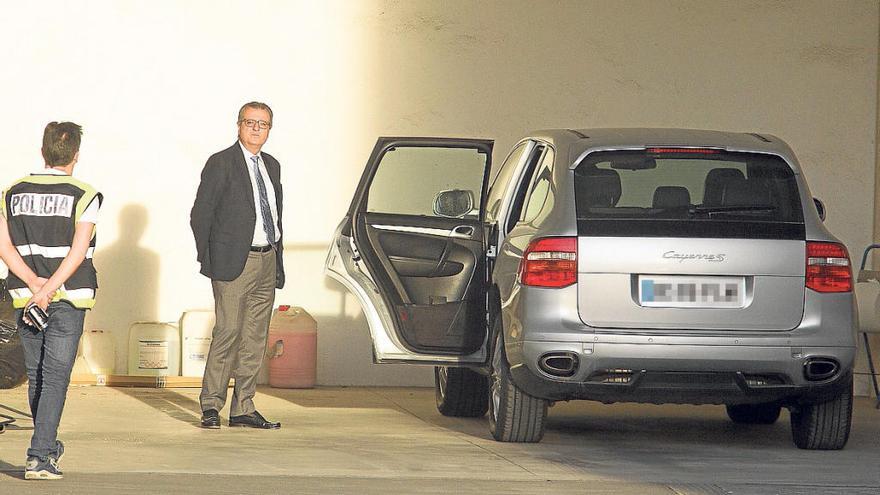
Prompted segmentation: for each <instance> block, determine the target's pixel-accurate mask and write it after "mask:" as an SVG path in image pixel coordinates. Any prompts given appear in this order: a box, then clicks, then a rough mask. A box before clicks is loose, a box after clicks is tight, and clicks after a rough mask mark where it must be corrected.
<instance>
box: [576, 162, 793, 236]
mask: <svg viewBox="0 0 880 495" xmlns="http://www.w3.org/2000/svg"><path fill="white" fill-rule="evenodd" d="M574 184H575V202H576V207H577V216H578V234H579V235H582V236H590V235H593V236H630V237H633V236H635V237H642V236H645V237H723V238H748V239H755V238H763V239H804V236H805V234H804V219H803V213H802V211H801V204H800V199H799V196H798V189H797V182H796V181H795V176H794V173H793V172H792V170H791V167H789V166H788V164H787V163H786V162H785V161H784V160H782V159H781V158H779V157H776V156H772V155H763V154H757V153H734V152H727V151H723V150H715V149H703V150H695V149H677V148H671V149H670V148H649V149H647V150H642V151H605V152H597V153H591V154H590V155H588V156H587V157H586V158H585V159H584V160H583V161H582V162H581V163H580V164H579V165H578V166H577V168H576V169H575V182H574Z"/></svg>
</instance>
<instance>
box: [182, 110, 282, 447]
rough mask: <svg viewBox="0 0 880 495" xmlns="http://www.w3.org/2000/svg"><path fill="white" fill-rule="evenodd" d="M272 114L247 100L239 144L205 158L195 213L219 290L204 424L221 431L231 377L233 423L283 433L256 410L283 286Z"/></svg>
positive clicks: (199, 241) (205, 271)
mask: <svg viewBox="0 0 880 495" xmlns="http://www.w3.org/2000/svg"><path fill="white" fill-rule="evenodd" d="M271 128H272V109H271V108H269V106H268V105H266V104H265V103H260V102H250V103H245V104H244V105H243V106H242V107H241V110H239V112H238V141H236V143H235V144H233V145H232V146H230V147H229V148H227V149H225V150H223V151H221V152H219V153H215V154H214V155H212V156H211V157H210V158H208V162H207V163H206V164H205V168H204V169H203V170H202V180H201V183H200V184H199V189H198V192H197V193H196V200H195V204H194V205H193V208H192V212H191V214H190V225H191V226H192V231H193V236H194V237H195V240H196V250H197V252H198V260H199V262H200V263H201V264H202V269H201V273H202V275H205V276H206V277H208V278H210V279H211V286H212V288H213V291H214V311H215V313H216V316H217V322H216V324H215V325H214V331H213V340H212V341H211V349H210V350H209V352H208V360H207V363H206V366H205V377H204V380H203V381H202V393H201V395H200V396H199V402H200V403H201V408H202V427H204V428H212V429H216V428H220V413H219V411H220V410H221V409H222V408H223V406H224V404H225V403H226V391H227V387H228V385H229V378H230V377H233V378H235V388H234V389H233V392H232V403H231V404H230V409H229V426H248V427H253V428H266V429H274V428H280V427H281V423H275V422H272V421H268V420H267V419H266V418H264V417H263V415H261V414H260V413H259V412H257V410H256V408H255V407H254V401H253V399H254V395H255V394H256V389H257V373H258V372H259V370H260V365H261V364H262V360H263V354H264V353H265V351H266V339H267V337H268V332H269V319H270V317H271V314H272V306H273V304H274V302H275V289H276V288H279V289H280V288H281V287H283V286H284V266H283V264H282V242H281V238H282V237H281V199H282V194H281V166H280V165H279V164H278V160H276V159H275V158H273V157H272V156H271V155H269V154H268V153H263V152H262V151H261V149H262V147H263V144H265V143H266V140H267V139H268V138H269V130H270V129H271Z"/></svg>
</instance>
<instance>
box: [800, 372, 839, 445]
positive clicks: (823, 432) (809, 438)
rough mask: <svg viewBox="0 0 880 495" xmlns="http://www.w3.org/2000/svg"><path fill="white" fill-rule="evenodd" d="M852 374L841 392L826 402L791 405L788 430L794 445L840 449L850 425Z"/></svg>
mask: <svg viewBox="0 0 880 495" xmlns="http://www.w3.org/2000/svg"><path fill="white" fill-rule="evenodd" d="M852 399H853V391H852V376H850V377H849V379H848V380H847V382H846V385H845V386H844V389H843V390H842V391H841V392H840V394H839V395H838V396H837V397H835V398H833V399H831V400H829V401H826V402H820V403H818V404H808V405H803V406H799V407H797V408H792V410H791V434H792V438H793V439H794V443H795V445H797V446H798V448H801V449H810V450H840V449H842V448H843V447H844V446H845V445H846V441H847V440H848V439H849V431H850V427H851V425H852Z"/></svg>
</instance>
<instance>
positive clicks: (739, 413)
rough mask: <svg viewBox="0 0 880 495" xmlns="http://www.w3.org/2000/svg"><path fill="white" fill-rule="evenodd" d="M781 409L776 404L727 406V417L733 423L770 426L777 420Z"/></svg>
mask: <svg viewBox="0 0 880 495" xmlns="http://www.w3.org/2000/svg"><path fill="white" fill-rule="evenodd" d="M780 411H782V407H781V406H779V405H778V404H739V405H735V406H727V416H728V417H729V418H730V420H731V421H733V422H734V423H741V424H749V425H772V424H773V423H775V422H776V420H777V419H779V413H780Z"/></svg>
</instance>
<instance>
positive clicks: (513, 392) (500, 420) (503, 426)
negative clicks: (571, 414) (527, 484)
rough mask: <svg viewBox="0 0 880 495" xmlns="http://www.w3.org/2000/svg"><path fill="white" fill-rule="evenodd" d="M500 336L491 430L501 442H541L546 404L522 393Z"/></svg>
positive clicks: (492, 387) (494, 368)
mask: <svg viewBox="0 0 880 495" xmlns="http://www.w3.org/2000/svg"><path fill="white" fill-rule="evenodd" d="M501 342H502V341H501V335H500V333H499V334H498V339H497V340H496V343H495V352H494V354H493V356H492V377H491V380H490V382H491V385H490V399H489V431H490V432H491V433H492V436H493V437H494V438H495V440H498V441H499V442H520V443H534V442H540V441H541V438H543V437H544V423H545V422H546V419H547V405H548V403H547V401H546V400H545V399H539V398H537V397H532V396H531V395H529V394H527V393H525V392H523V391H522V390H520V389H519V388H518V387H517V386H516V384H515V383H513V380H511V378H510V367H509V365H508V364H507V359H506V358H505V357H504V346H503V345H502V343H501Z"/></svg>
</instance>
